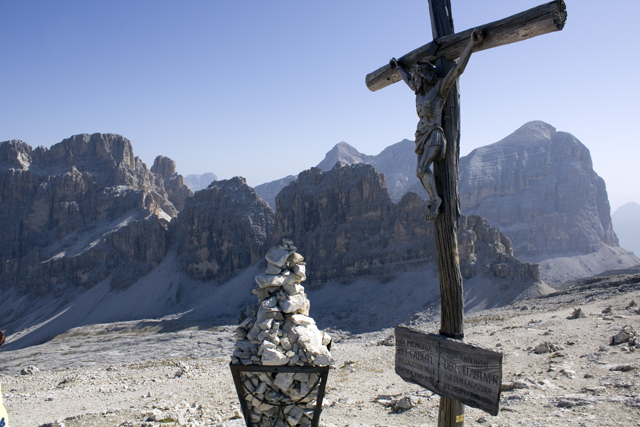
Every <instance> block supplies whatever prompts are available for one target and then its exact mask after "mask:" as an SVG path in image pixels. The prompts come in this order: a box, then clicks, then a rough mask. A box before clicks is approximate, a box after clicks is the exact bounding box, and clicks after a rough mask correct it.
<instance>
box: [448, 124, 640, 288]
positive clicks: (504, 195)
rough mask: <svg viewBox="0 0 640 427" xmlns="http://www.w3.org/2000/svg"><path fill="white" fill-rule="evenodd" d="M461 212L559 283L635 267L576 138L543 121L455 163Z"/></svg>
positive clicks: (550, 280)
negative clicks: (502, 237)
mask: <svg viewBox="0 0 640 427" xmlns="http://www.w3.org/2000/svg"><path fill="white" fill-rule="evenodd" d="M459 188H460V206H461V209H462V212H463V213H464V214H465V215H471V214H475V215H480V216H481V217H483V218H485V219H487V220H488V221H489V222H490V223H491V225H492V226H494V227H498V228H499V229H500V230H501V231H502V232H503V233H505V234H506V235H507V236H509V238H510V239H511V240H512V241H513V252H514V255H515V256H517V257H518V258H520V259H524V260H526V261H531V262H536V263H540V271H541V274H542V278H543V279H544V280H545V281H547V282H548V283H551V284H554V283H561V282H564V281H566V280H569V279H571V278H576V277H585V276H591V275H594V274H598V273H601V272H603V271H605V270H609V269H616V268H626V267H630V266H633V265H636V264H638V263H639V262H640V260H638V258H636V257H634V256H633V255H631V254H629V253H628V252H627V251H625V250H624V249H622V248H620V247H619V246H618V238H617V236H616V234H615V233H614V231H613V226H612V223H611V213H610V207H609V199H608V197H607V189H606V185H605V182H604V180H603V179H602V178H601V177H599V176H598V174H597V173H596V172H595V171H594V170H593V163H592V161H591V154H590V152H589V149H588V148H587V147H585V146H584V144H582V143H581V142H580V141H578V139H577V138H576V137H574V136H573V135H571V134H569V133H567V132H558V131H556V129H555V128H554V127H553V126H551V125H549V124H547V123H545V122H542V121H532V122H529V123H526V124H525V125H523V126H522V127H520V128H519V129H518V130H516V131H515V132H513V133H512V134H511V135H509V136H507V137H506V138H504V139H502V140H501V141H499V142H496V143H494V144H491V145H487V146H485V147H481V148H477V149H475V150H473V151H472V152H471V153H470V154H469V155H467V156H465V157H462V158H461V159H460V183H459Z"/></svg>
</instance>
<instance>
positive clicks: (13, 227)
mask: <svg viewBox="0 0 640 427" xmlns="http://www.w3.org/2000/svg"><path fill="white" fill-rule="evenodd" d="M176 214H177V211H176V209H175V207H174V206H173V204H172V203H171V202H170V201H169V200H168V199H167V193H166V191H165V189H164V186H163V183H162V180H161V179H159V177H157V176H156V175H155V174H153V173H151V172H150V171H149V170H148V169H147V167H146V165H145V164H144V162H142V161H141V160H140V159H139V158H137V157H135V156H134V154H133V148H132V146H131V143H130V142H129V140H127V139H126V138H123V137H122V136H119V135H114V134H93V135H88V134H82V135H75V136H72V137H70V138H67V139H65V140H64V141H62V142H60V143H58V144H55V145H53V146H52V147H51V148H49V149H47V148H44V147H37V148H35V149H32V148H31V147H30V146H29V145H28V144H25V143H23V142H20V141H6V142H2V143H0V221H2V223H3V224H5V225H6V226H5V227H3V228H2V229H0V242H4V243H0V258H1V261H2V266H1V271H0V273H1V276H0V288H3V289H6V288H7V287H9V286H12V285H13V286H15V287H16V289H17V290H18V291H19V292H21V293H22V292H27V293H30V294H32V295H46V294H47V293H50V292H51V291H52V290H53V289H58V291H56V292H63V290H64V289H67V290H69V289H74V288H80V289H87V288H88V287H91V286H93V285H95V284H97V283H98V282H100V281H102V280H104V279H105V278H107V277H108V276H110V275H111V276H112V285H114V286H115V287H126V286H128V284H131V283H133V282H134V281H135V280H136V279H137V278H138V277H140V276H141V275H143V274H145V272H148V271H149V270H150V269H151V268H152V267H153V266H155V265H157V263H159V262H160V260H161V259H162V258H163V257H164V255H165V253H166V244H165V240H166V237H165V232H166V226H167V221H168V220H170V219H171V217H173V216H175V215H176Z"/></svg>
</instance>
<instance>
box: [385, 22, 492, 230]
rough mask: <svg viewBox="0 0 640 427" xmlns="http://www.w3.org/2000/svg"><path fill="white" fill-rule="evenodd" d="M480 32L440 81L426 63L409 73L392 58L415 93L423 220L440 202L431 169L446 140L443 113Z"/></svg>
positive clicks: (429, 217)
mask: <svg viewBox="0 0 640 427" xmlns="http://www.w3.org/2000/svg"><path fill="white" fill-rule="evenodd" d="M482 37H483V34H482V31H481V30H480V29H477V28H476V29H475V30H474V31H473V33H472V34H471V37H470V38H469V43H468V44H467V46H466V47H465V49H464V51H463V52H462V54H461V55H460V58H459V59H458V63H457V64H456V65H455V66H454V67H453V68H452V69H451V70H450V71H449V73H448V74H447V75H446V76H445V77H444V78H441V79H439V78H438V77H437V75H436V70H435V67H434V66H433V65H431V64H430V63H428V62H417V63H416V64H415V65H414V66H413V67H411V70H410V71H407V70H406V68H404V67H403V66H402V64H401V63H399V62H398V61H397V60H396V59H395V58H391V61H390V62H389V64H390V65H391V68H395V69H397V70H398V72H399V73H400V76H401V77H402V80H404V82H405V83H406V84H407V86H409V88H411V90H412V91H414V92H415V94H416V109H417V111H418V117H419V118H420V121H419V122H418V129H417V130H416V150H415V152H416V154H417V155H418V167H417V170H416V176H417V177H418V179H419V180H420V182H421V183H422V186H423V187H424V189H425V190H426V191H427V194H428V195H429V205H428V212H427V215H426V220H427V221H430V220H433V219H434V218H435V217H436V216H437V215H438V209H439V208H440V204H441V203H442V199H440V197H439V196H438V193H437V191H436V185H435V181H434V179H433V173H432V172H431V169H430V166H431V164H432V163H433V162H438V161H441V160H443V159H444V156H445V152H446V148H447V140H446V138H445V136H444V130H443V129H442V111H443V109H444V105H445V103H446V101H447V97H448V96H449V90H450V89H451V87H452V86H453V84H454V83H455V81H456V80H457V79H458V77H460V75H461V74H462V72H463V71H464V69H465V67H466V66H467V63H468V62H469V58H470V57H471V51H472V49H473V47H474V46H475V45H477V44H479V43H480V42H481V41H482Z"/></svg>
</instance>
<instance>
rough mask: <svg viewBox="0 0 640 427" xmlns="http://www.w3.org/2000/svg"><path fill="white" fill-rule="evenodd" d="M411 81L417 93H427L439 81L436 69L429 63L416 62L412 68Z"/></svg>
mask: <svg viewBox="0 0 640 427" xmlns="http://www.w3.org/2000/svg"><path fill="white" fill-rule="evenodd" d="M411 80H413V85H414V87H415V88H416V92H425V91H427V90H428V89H429V88H430V87H431V86H433V85H435V84H436V82H437V81H438V76H437V75H436V68H435V67H434V66H433V65H431V64H430V63H428V62H416V63H415V65H414V66H413V67H411Z"/></svg>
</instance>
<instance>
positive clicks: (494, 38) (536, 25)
mask: <svg viewBox="0 0 640 427" xmlns="http://www.w3.org/2000/svg"><path fill="white" fill-rule="evenodd" d="M566 20H567V11H566V6H565V3H564V1H563V0H555V1H552V2H550V3H547V4H543V5H540V6H537V7H534V8H532V9H529V10H527V11H524V12H521V13H518V14H516V15H513V16H510V17H508V18H505V19H502V20H500V21H495V22H492V23H490V24H485V25H481V26H479V27H477V28H480V29H481V30H482V31H483V33H484V39H483V40H482V43H480V44H479V45H478V46H477V47H476V48H474V50H473V51H474V52H479V51H481V50H485V49H491V48H493V47H497V46H504V45H506V44H510V43H515V42H518V41H522V40H527V39H530V38H533V37H536V36H540V35H542V34H547V33H550V32H553V31H560V30H562V28H564V24H565V22H566ZM473 30H474V29H473V28H470V29H468V30H466V31H462V32H460V33H456V34H451V35H447V36H441V37H438V38H435V37H434V41H432V42H431V43H427V44H426V45H424V46H421V47H419V48H417V49H415V50H413V51H411V52H409V53H407V54H406V55H404V56H401V57H400V58H399V59H398V61H399V62H400V63H401V64H402V65H404V67H405V68H407V69H409V68H410V67H411V66H412V65H413V64H415V63H416V62H418V61H424V62H431V63H433V62H434V61H435V60H436V59H437V58H440V57H445V58H447V59H450V60H453V59H456V58H458V57H459V56H460V54H461V53H462V51H463V50H464V47H465V45H466V44H467V42H468V41H469V37H470V36H471V33H472V32H473ZM389 59H391V58H389ZM400 80H401V78H400V75H399V74H398V72H397V71H396V70H394V69H392V68H391V67H390V66H389V64H387V65H385V66H383V67H381V68H379V69H377V70H376V71H374V72H372V73H369V74H367V77H366V79H365V81H366V84H367V87H368V88H369V90H371V91H372V92H375V91H377V90H379V89H382V88H384V87H386V86H389V85H390V84H393V83H396V82H398V81H400Z"/></svg>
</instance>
